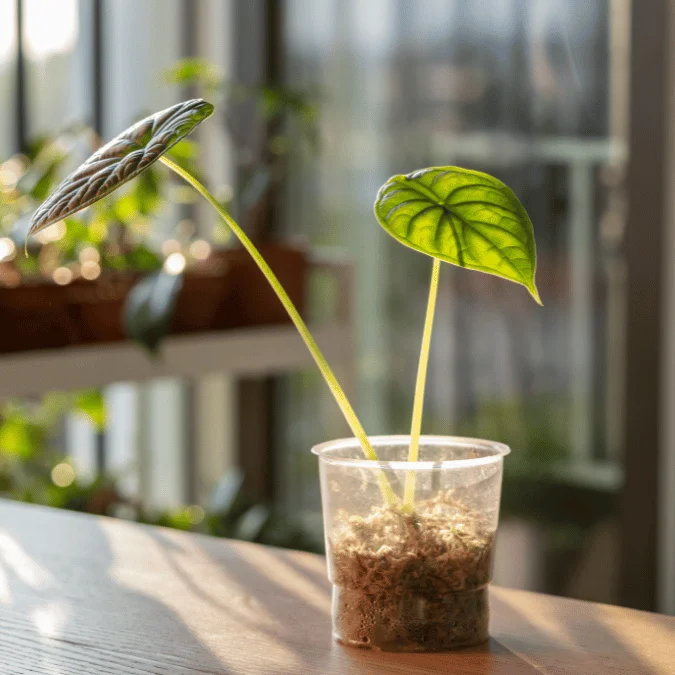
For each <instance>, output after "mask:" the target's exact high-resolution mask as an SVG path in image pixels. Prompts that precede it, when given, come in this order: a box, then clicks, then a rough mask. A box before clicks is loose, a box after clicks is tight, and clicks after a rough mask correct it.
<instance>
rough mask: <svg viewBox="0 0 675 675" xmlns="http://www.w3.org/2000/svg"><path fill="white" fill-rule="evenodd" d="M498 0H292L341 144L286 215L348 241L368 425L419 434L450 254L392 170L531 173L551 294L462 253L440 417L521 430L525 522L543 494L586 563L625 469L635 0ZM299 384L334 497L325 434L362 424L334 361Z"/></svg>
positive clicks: (298, 34) (549, 534)
mask: <svg viewBox="0 0 675 675" xmlns="http://www.w3.org/2000/svg"><path fill="white" fill-rule="evenodd" d="M489 5H490V11H489V12H486V11H485V7H486V3H485V2H483V1H482V0H454V1H453V0H437V1H430V2H425V3H411V2H407V1H406V0H377V1H374V2H368V3H364V2H359V1H358V0H344V1H342V0H341V1H337V0H333V1H331V0H322V1H321V2H312V1H310V0H291V1H290V2H289V3H288V10H287V24H286V33H285V37H286V44H287V52H288V53H287V55H286V64H287V78H288V82H289V84H291V85H293V86H308V85H310V84H319V86H320V87H321V88H322V89H323V94H324V96H323V106H322V114H321V125H322V139H323V152H322V154H321V156H320V158H319V159H318V160H317V161H316V162H315V163H313V164H307V163H304V164H300V163H298V168H297V171H296V172H295V174H294V176H293V179H292V180H291V183H290V185H289V187H288V196H287V200H286V201H287V203H288V216H287V222H288V223H289V227H290V229H291V230H292V231H293V232H294V233H301V234H303V235H305V236H307V237H309V239H310V240H311V241H312V242H313V243H315V244H320V245H335V244H339V245H344V246H345V247H346V248H347V250H348V254H349V257H350V258H351V260H352V261H353V262H354V264H355V288H356V292H355V296H354V300H355V302H356V306H355V309H356V335H357V340H356V341H357V345H356V346H357V364H356V374H357V378H358V396H357V401H356V404H357V408H358V411H359V413H360V416H361V418H362V422H363V423H364V425H365V427H366V429H367V431H368V432H369V433H371V434H377V433H389V434H394V433H407V432H408V430H409V424H410V412H411V408H412V395H413V387H414V381H415V373H416V368H417V358H418V353H419V345H420V339H421V333H422V324H423V317H424V310H425V307H426V294H427V288H428V278H429V273H430V268H431V261H430V260H429V259H428V258H426V257H424V256H421V255H419V254H416V253H414V252H413V251H410V250H408V249H405V248H403V247H401V246H400V245H399V244H398V243H396V242H395V241H393V240H391V239H390V238H389V237H388V236H387V235H386V234H385V233H384V232H383V231H382V230H381V229H380V228H379V226H378V225H377V224H376V222H375V220H374V217H373V215H372V204H373V200H374V196H375V193H376V190H377V188H378V187H379V186H380V185H381V184H382V183H383V182H384V181H385V180H386V179H387V178H388V177H389V176H390V175H392V174H395V173H405V172H409V171H411V170H414V169H417V168H420V167H424V166H429V165H446V164H458V165H461V166H467V167H470V168H475V169H479V170H484V171H488V172H490V173H493V174H495V175H497V176H498V177H500V178H501V179H503V180H504V181H505V182H507V183H508V184H509V185H510V186H511V187H512V188H513V189H514V190H515V192H516V193H517V194H518V195H519V197H520V198H521V200H522V201H523V203H524V204H525V206H526V208H527V209H528V211H529V213H530V216H531V218H532V221H533V222H534V226H535V232H536V237H537V244H538V252H539V264H538V274H537V280H538V285H539V289H540V291H541V294H542V298H543V301H544V305H545V306H544V307H543V308H539V307H537V306H536V305H535V304H534V303H533V302H532V301H531V300H530V298H529V297H528V296H527V293H526V291H525V290H524V289H522V288H519V287H517V286H515V285H513V284H509V283H507V282H503V281H501V280H497V279H496V278H494V277H489V276H486V275H481V274H479V273H475V272H468V271H465V270H459V269H457V268H452V267H451V266H449V265H444V266H443V269H442V281H441V290H440V294H439V301H438V302H439V306H438V310H437V315H436V323H435V333H434V338H433V345H432V355H431V364H430V369H429V370H430V373H429V380H428V385H427V398H426V406H425V417H424V431H425V432H426V433H441V434H452V435H464V436H481V437H488V438H493V439H495V440H500V441H504V442H507V443H509V444H510V445H511V446H512V447H513V454H512V455H511V457H509V459H508V461H507V480H506V483H505V500H504V514H505V516H506V517H507V520H508V517H509V516H510V517H512V518H513V519H516V518H518V519H520V518H525V519H526V520H528V522H530V521H532V519H531V518H530V515H531V513H530V511H531V509H532V504H533V503H535V502H536V503H540V502H541V504H542V513H541V514H538V516H537V517H538V518H539V522H537V523H534V525H536V527H537V528H539V529H538V530H537V532H538V533H539V534H538V535H537V537H536V540H537V541H539V542H541V541H548V542H549V543H550V542H552V541H554V542H556V543H555V544H551V550H548V549H547V551H546V555H549V554H550V555H555V556H558V558H556V560H558V562H560V560H562V559H563V558H564V553H565V547H568V548H569V549H570V550H571V551H573V552H574V554H575V556H576V557H575V558H574V560H575V563H574V565H581V562H580V560H581V556H582V555H583V553H582V548H583V547H584V546H588V545H590V544H589V542H590V541H591V539H592V537H594V536H595V533H596V528H601V527H605V526H607V527H608V528H610V529H611V514H612V509H613V508H614V507H613V504H614V499H615V496H616V491H617V490H618V487H619V485H620V481H621V473H620V467H619V463H618V457H617V447H618V444H619V440H620V439H619V438H618V432H617V429H618V428H619V425H620V420H621V401H622V394H621V377H620V373H621V367H622V351H621V350H622V344H623V343H622V321H623V319H622V314H621V312H622V302H623V295H622V293H623V287H622V283H623V276H622V274H623V261H622V259H621V257H620V255H619V254H618V252H617V251H618V244H619V242H620V239H621V235H622V228H623V192H622V172H623V166H624V162H625V153H626V150H625V144H624V132H625V104H624V101H623V98H622V96H623V92H624V91H625V78H626V72H625V63H624V59H625V51H626V45H625V40H624V39H623V36H624V35H625V33H626V31H625V30H624V28H625V25H626V23H625V22H626V21H627V18H626V14H625V10H626V4H625V3H611V4H610V3H609V2H607V1H605V0H593V1H589V0H573V1H570V0H551V1H550V2H540V1H539V0H500V1H494V2H491V3H489ZM287 386H288V388H289V390H290V392H291V396H290V403H289V406H290V412H289V419H290V420H292V424H289V432H288V438H287V439H286V445H287V451H286V453H285V454H284V458H285V459H284V462H285V468H286V475H287V476H288V481H287V493H288V494H289V495H291V497H289V500H291V501H290V505H292V506H293V507H296V508H298V507H301V508H307V509H316V508H318V491H317V487H316V483H315V481H314V476H315V472H313V470H310V463H312V461H313V459H314V458H312V457H308V456H307V451H308V448H309V446H310V445H311V444H312V443H314V442H318V441H320V440H326V439H327V438H329V437H331V436H341V435H345V434H346V433H348V431H347V430H346V428H345V426H344V424H343V423H342V421H341V420H340V418H339V413H337V412H336V407H335V406H334V404H333V402H332V401H331V400H330V397H329V394H328V393H326V388H325V386H324V385H323V383H322V382H321V381H320V380H319V379H318V378H317V377H316V376H315V375H314V374H313V373H311V374H307V375H303V376H302V377H298V378H293V379H291V380H290V381H289V382H288V383H287ZM287 412H288V411H287ZM542 477H545V479H542ZM553 494H555V495H558V496H559V497H560V499H562V500H563V501H564V500H565V499H583V500H585V501H584V504H585V505H588V509H589V510H588V512H587V513H586V514H585V515H586V516H588V518H587V520H583V519H581V520H579V519H574V518H570V517H568V516H567V514H565V513H562V512H559V509H560V503H561V502H560V501H556V498H557V497H556V498H554V497H553V496H552V495H553ZM596 498H597V499H596ZM594 500H595V501H594ZM598 504H601V506H598ZM584 508H585V507H584ZM607 512H609V513H610V516H608V517H607V518H606V516H607ZM582 521H583V522H582ZM542 533H543V535H542ZM518 536H520V535H518ZM547 538H548V539H547ZM525 539H527V537H525ZM523 541H524V539H523ZM593 541H595V540H593ZM546 546H548V544H545V545H544V547H546ZM551 551H552V552H553V553H551ZM561 564H562V563H561ZM574 565H573V566H572V567H570V568H569V569H568V568H565V569H566V571H567V572H569V574H570V575H573V570H574V569H576V567H574ZM548 567H551V566H550V565H549V566H548ZM570 570H572V571H570ZM533 578H534V577H533ZM511 581H512V582H513V583H516V581H513V579H512V580H511ZM551 583H553V582H551ZM556 583H559V586H556V585H555V583H554V584H553V585H550V584H549V582H548V581H547V580H546V579H545V578H543V577H541V576H540V577H538V578H537V579H536V581H535V582H534V584H535V585H536V586H537V587H539V588H546V589H547V590H553V591H559V592H565V593H572V594H578V595H586V597H590V596H592V595H593V593H594V590H593V588H588V587H587V584H586V579H582V580H581V581H579V580H577V581H576V582H574V583H577V585H576V586H574V587H572V585H571V584H572V583H573V582H571V581H569V578H567V577H566V579H565V582H564V583H565V584H567V586H566V587H565V588H562V587H560V585H561V584H562V583H563V582H560V581H558V582H556ZM612 592H613V590H612V589H605V588H603V589H602V590H598V591H597V594H598V595H602V594H604V595H602V598H599V599H605V600H611V599H612V595H611V594H612Z"/></svg>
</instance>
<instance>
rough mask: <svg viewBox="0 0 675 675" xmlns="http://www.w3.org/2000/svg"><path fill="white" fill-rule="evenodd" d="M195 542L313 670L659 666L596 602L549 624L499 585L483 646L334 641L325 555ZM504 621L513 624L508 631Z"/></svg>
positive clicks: (168, 548) (471, 673)
mask: <svg viewBox="0 0 675 675" xmlns="http://www.w3.org/2000/svg"><path fill="white" fill-rule="evenodd" d="M153 537H154V538H155V539H156V541H158V542H159V543H160V544H161V546H162V548H163V549H164V551H165V554H166V556H167V558H168V559H169V560H173V563H172V564H173V565H174V568H175V570H176V572H177V573H178V574H181V575H183V576H184V577H185V578H186V583H190V584H193V586H194V585H195V584H194V580H190V579H188V578H187V577H189V576H190V575H189V574H188V573H187V571H186V570H180V563H179V562H178V561H179V558H180V556H181V549H182V546H183V544H182V542H183V539H182V538H177V537H175V535H174V534H173V533H171V532H169V531H162V530H154V531H153ZM190 544H191V545H192V544H194V545H196V546H198V547H199V549H200V550H201V551H202V553H203V554H205V555H207V556H208V557H209V559H210V560H211V561H212V564H214V565H216V566H217V567H218V568H220V569H221V570H222V571H223V573H224V574H225V575H226V576H227V577H228V579H230V580H231V581H232V582H234V583H235V584H236V585H237V586H238V587H239V588H240V589H242V590H243V591H244V592H245V593H250V594H251V595H252V596H253V597H254V599H255V602H256V603H258V605H259V607H260V612H261V614H260V615H261V616H264V617H266V618H267V619H271V621H269V622H261V621H256V620H255V618H253V619H251V618H250V617H249V618H240V620H241V622H242V625H244V626H246V627H247V628H248V629H249V630H252V631H256V632H260V633H264V634H265V635H267V636H269V637H270V638H271V639H273V640H275V641H277V642H279V643H281V644H283V645H284V646H285V647H286V648H287V649H289V650H291V651H292V652H293V653H294V654H295V656H296V658H297V660H298V661H300V662H302V663H303V665H304V666H305V668H308V669H310V668H311V669H313V670H312V671H311V672H317V673H318V672H322V673H324V672H326V673H328V672H333V670H335V672H342V671H341V670H340V665H342V666H343V667H345V669H346V670H348V672H350V673H351V672H354V673H359V672H361V673H368V675H371V673H372V674H376V673H390V672H391V673H400V672H401V666H403V665H405V666H408V667H409V668H410V669H411V671H412V672H419V673H439V672H453V673H455V674H456V675H464V674H466V675H477V674H478V673H490V674H491V675H492V674H494V673H498V674H499V675H511V674H513V675H529V674H530V673H531V674H532V675H534V674H535V673H539V672H540V670H539V669H538V668H537V667H536V666H537V665H540V664H541V665H543V664H547V665H548V664H555V665H554V668H557V670H555V672H556V673H560V675H563V674H566V673H570V674H571V673H584V675H594V674H595V673H598V674H599V673H603V674H604V673H606V672H607V667H608V666H609V667H614V668H619V667H621V668H623V670H621V672H622V673H626V674H631V675H638V674H639V675H650V674H651V673H653V672H654V671H653V670H651V668H650V667H649V665H648V664H647V663H645V662H644V661H643V660H641V658H640V656H639V655H638V654H636V653H635V652H634V651H632V650H631V649H630V647H628V646H627V645H626V644H625V643H623V642H622V641H621V640H620V639H619V638H618V637H617V636H616V635H615V634H614V633H613V631H612V630H611V628H609V627H608V626H606V625H605V624H604V623H603V621H602V620H601V617H600V616H599V615H594V612H595V607H596V606H594V605H580V606H581V607H584V608H586V610H587V611H588V612H589V614H587V615H586V616H585V617H578V616H570V615H567V614H566V615H564V616H563V615H557V616H555V617H552V618H551V617H549V618H551V624H549V625H547V626H545V625H542V624H541V623H539V624H538V623H536V622H532V621H530V620H529V618H528V616H530V614H526V613H525V612H524V611H523V610H522V608H520V607H518V606H516V605H515V604H513V603H511V602H510V601H509V600H508V599H506V597H505V596H504V595H503V593H500V591H499V590H497V591H496V593H495V594H494V595H493V601H492V605H493V616H494V622H493V626H495V629H498V630H497V634H496V637H497V639H491V640H490V642H489V643H487V644H486V645H482V646H480V647H478V648H474V649H465V650H460V651H457V652H452V653H449V654H432V655H416V654H396V656H395V657H392V656H387V655H382V654H377V653H374V652H369V651H362V650H355V649H349V648H344V647H341V646H339V645H336V644H335V643H333V641H332V639H331V637H330V612H329V604H330V584H329V582H328V581H327V579H326V573H325V568H324V563H323V561H322V560H320V559H317V558H314V557H312V556H304V555H302V554H300V555H296V554H294V553H292V552H290V551H284V550H280V549H260V548H258V547H252V546H251V545H248V544H244V543H237V544H236V545H232V544H231V543H229V542H225V541H222V540H218V539H211V538H206V537H198V538H196V537H193V538H190ZM194 590H195V592H197V593H200V594H202V596H204V597H205V599H206V600H207V601H208V602H210V603H212V604H213V605H214V607H218V608H219V610H220V611H222V612H223V613H224V615H228V616H233V613H235V614H236V609H235V607H234V606H233V604H232V603H231V602H230V601H228V599H227V598H222V597H214V596H210V595H209V593H208V592H206V593H205V592H204V589H203V588H198V587H195V588H194ZM525 595H526V596H527V597H529V598H533V597H534V596H531V595H529V594H525ZM509 597H510V596H509ZM646 616H647V615H646ZM584 622H585V623H586V624H587V625H586V627H585V628H584V629H583V630H582V633H583V634H586V635H587V636H588V640H587V641H585V642H588V644H585V645H584V644H582V643H580V642H579V641H575V640H574V639H573V638H572V637H571V636H573V635H579V625H580V624H581V625H583V624H584ZM299 626H302V627H307V626H311V634H310V635H308V634H307V633H306V632H304V631H303V630H299V629H298V627H299ZM502 627H508V630H507V631H506V633H504V631H503V630H501V628H502ZM500 637H501V638H503V639H500ZM584 647H586V650H588V651H590V652H591V653H592V652H593V649H595V650H596V651H597V652H598V653H606V654H609V655H611V656H610V658H609V659H607V658H604V657H601V656H597V657H594V658H592V657H589V656H587V655H586V653H587V652H586V650H584ZM392 659H394V660H392ZM610 664H611V666H610Z"/></svg>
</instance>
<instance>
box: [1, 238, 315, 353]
mask: <svg viewBox="0 0 675 675" xmlns="http://www.w3.org/2000/svg"><path fill="white" fill-rule="evenodd" d="M260 251H261V253H262V255H263V256H264V258H265V259H266V260H267V262H268V264H269V265H270V267H271V268H272V269H273V270H274V272H275V274H276V275H277V277H278V278H279V281H280V282H281V284H282V285H283V286H284V288H285V289H286V291H287V292H288V294H289V296H290V297H291V299H292V300H293V302H294V304H295V305H296V307H298V309H299V310H300V311H301V312H302V310H303V306H304V295H305V276H306V272H307V259H306V254H305V253H304V251H302V250H301V249H298V248H294V247H289V246H282V245H277V244H265V245H261V246H260ZM141 276H142V275H138V274H106V275H104V276H102V277H100V278H99V279H97V280H96V281H85V280H83V279H77V280H75V281H74V282H72V283H71V284H68V285H67V286H57V285H56V284H52V283H46V282H45V283H35V284H23V285H20V286H17V287H15V288H9V287H3V286H0V316H2V324H3V330H2V331H0V353H2V352H5V353H6V352H17V351H25V350H33V349H55V348H59V347H66V346H70V345H82V344H98V343H106V342H119V341H122V340H125V339H126V336H125V333H124V326H123V322H122V309H123V307H124V301H125V298H126V296H127V294H128V293H129V291H130V290H131V288H132V287H133V286H134V284H135V283H136V282H137V281H138V279H140V278H141ZM289 321H290V319H289V318H288V314H287V313H286V311H285V310H284V308H283V306H282V305H281V303H280V302H279V300H278V299H277V297H276V295H275V294H274V291H272V289H271V288H270V286H269V284H268V283H267V280H266V279H265V277H264V276H263V274H262V273H261V272H260V270H259V269H258V267H257V266H256V264H255V263H254V262H253V260H252V259H251V257H250V256H249V255H248V253H246V251H244V250H240V249H232V250H225V251H218V252H216V253H214V254H213V255H212V256H211V257H210V258H209V259H208V260H207V261H205V262H204V263H203V264H202V265H200V266H199V267H198V268H195V269H194V270H191V271H190V272H188V273H186V275H185V279H184V283H183V288H182V290H181V293H180V295H179V297H178V301H177V303H176V311H175V314H174V319H173V322H172V328H171V333H172V334H184V333H196V332H203V331H209V330H223V329H227V328H243V327H247V326H260V325H270V324H280V323H287V322H289Z"/></svg>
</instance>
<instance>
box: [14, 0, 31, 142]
mask: <svg viewBox="0 0 675 675" xmlns="http://www.w3.org/2000/svg"><path fill="white" fill-rule="evenodd" d="M15 104H16V105H15V119H16V149H17V151H18V152H26V150H27V149H28V139H27V129H28V110H27V106H26V63H25V58H24V44H23V0H16V98H15Z"/></svg>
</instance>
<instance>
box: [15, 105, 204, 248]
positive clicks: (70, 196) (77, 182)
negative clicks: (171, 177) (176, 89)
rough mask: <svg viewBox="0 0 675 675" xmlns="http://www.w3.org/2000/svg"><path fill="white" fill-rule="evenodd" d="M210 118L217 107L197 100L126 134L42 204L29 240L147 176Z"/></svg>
mask: <svg viewBox="0 0 675 675" xmlns="http://www.w3.org/2000/svg"><path fill="white" fill-rule="evenodd" d="M212 113H213V105H211V104H210V103H207V102H206V101H204V100H202V99H193V100H191V101H185V102H184V103H179V104H178V105H175V106H173V107H171V108H167V109H166V110H163V111H161V112H158V113H155V114H154V115H151V116H150V117H146V118H145V119H144V120H141V121H140V122H138V123H136V124H134V126H132V127H130V128H129V129H127V130H126V131H124V132H122V133H121V134H120V135H119V136H117V137H116V138H114V139H113V140H112V141H110V142H109V143H108V144H106V145H104V146H103V147H102V148H101V149H100V150H98V151H97V152H96V153H94V154H93V155H92V156H91V157H90V158H89V159H88V160H87V161H86V162H85V163H84V164H82V165H81V166H80V167H79V168H78V169H77V170H76V171H75V172H74V173H72V174H71V175H70V176H68V178H66V179H65V180H64V181H63V182H62V183H61V184H60V185H59V186H58V187H57V188H56V190H55V191H54V192H53V193H52V194H51V196H50V197H49V198H48V199H47V200H46V201H45V202H43V203H42V205H41V206H40V207H39V208H38V210H37V211H36V212H35V213H34V214H33V218H32V219H31V224H30V229H29V231H28V234H29V236H30V235H31V234H35V233H36V232H39V231H40V230H42V229H44V228H45V227H48V226H49V225H51V224H52V223H55V222H57V221H59V220H62V219H63V218H66V217H68V216H71V215H73V214H74V213H77V212H78V211H80V210H82V209H84V208H85V207H87V206H89V205H90V204H93V203H94V202H97V201H98V200H99V199H101V198H102V197H105V196H106V195H108V194H110V193H111V192H113V191H114V190H116V189H117V188H118V187H120V186H121V185H124V183H126V182H128V181H130V180H131V179H132V178H134V177H135V176H137V175H138V174H140V173H142V172H143V171H145V170H146V169H147V168H148V167H149V166H151V165H152V164H153V163H154V162H156V161H157V160H158V159H159V158H160V157H161V156H162V155H163V154H164V153H166V152H167V151H168V150H169V149H170V148H171V147H172V146H174V145H175V144H176V143H178V141H180V140H181V138H183V137H184V136H187V134H189V133H190V132H191V131H192V130H193V129H194V128H195V127H196V126H197V125H198V124H199V123H200V122H201V121H202V120H204V119H206V118H207V117H209V116H210V115H211V114H212Z"/></svg>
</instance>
